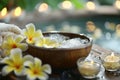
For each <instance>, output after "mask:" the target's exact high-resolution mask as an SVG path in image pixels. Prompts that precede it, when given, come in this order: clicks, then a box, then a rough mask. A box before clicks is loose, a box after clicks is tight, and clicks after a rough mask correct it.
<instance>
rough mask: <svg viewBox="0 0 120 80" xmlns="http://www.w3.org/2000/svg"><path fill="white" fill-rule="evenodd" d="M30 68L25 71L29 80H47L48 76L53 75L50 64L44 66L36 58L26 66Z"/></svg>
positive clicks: (26, 63)
mask: <svg viewBox="0 0 120 80" xmlns="http://www.w3.org/2000/svg"><path fill="white" fill-rule="evenodd" d="M24 65H25V66H27V67H28V68H27V69H26V70H25V74H26V75H27V78H28V80H35V79H40V80H46V79H48V75H47V74H51V67H50V65H48V64H45V65H42V62H41V60H40V59H38V58H34V62H31V61H27V62H25V64H24Z"/></svg>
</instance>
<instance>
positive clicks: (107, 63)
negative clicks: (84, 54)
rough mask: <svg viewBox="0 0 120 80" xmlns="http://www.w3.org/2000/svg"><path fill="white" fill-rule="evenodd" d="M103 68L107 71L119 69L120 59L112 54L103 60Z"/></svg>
mask: <svg viewBox="0 0 120 80" xmlns="http://www.w3.org/2000/svg"><path fill="white" fill-rule="evenodd" d="M103 66H104V67H105V69H106V70H108V71H116V70H118V69H119V68H120V57H119V56H117V55H115V54H114V53H112V54H111V55H108V56H106V57H105V58H104V60H103Z"/></svg>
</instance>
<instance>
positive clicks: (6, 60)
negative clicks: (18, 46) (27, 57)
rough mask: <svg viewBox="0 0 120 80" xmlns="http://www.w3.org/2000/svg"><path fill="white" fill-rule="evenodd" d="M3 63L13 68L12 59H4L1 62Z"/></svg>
mask: <svg viewBox="0 0 120 80" xmlns="http://www.w3.org/2000/svg"><path fill="white" fill-rule="evenodd" d="M1 63H5V64H7V65H10V66H13V61H12V60H11V59H10V58H8V57H5V58H3V59H2V60H1Z"/></svg>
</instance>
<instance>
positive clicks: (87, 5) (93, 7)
mask: <svg viewBox="0 0 120 80" xmlns="http://www.w3.org/2000/svg"><path fill="white" fill-rule="evenodd" d="M86 7H87V8H88V9H89V10H95V3H94V2H92V1H88V2H87V3H86Z"/></svg>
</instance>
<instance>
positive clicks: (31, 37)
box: [23, 23, 43, 44]
mask: <svg viewBox="0 0 120 80" xmlns="http://www.w3.org/2000/svg"><path fill="white" fill-rule="evenodd" d="M23 35H25V36H26V38H27V40H26V42H27V43H30V44H33V43H34V42H35V39H36V38H38V37H43V35H42V32H41V30H37V31H36V30H35V25H34V24H32V23H30V24H28V25H26V29H23Z"/></svg>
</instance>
